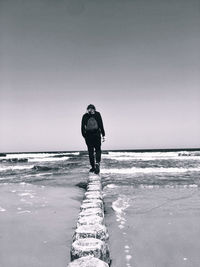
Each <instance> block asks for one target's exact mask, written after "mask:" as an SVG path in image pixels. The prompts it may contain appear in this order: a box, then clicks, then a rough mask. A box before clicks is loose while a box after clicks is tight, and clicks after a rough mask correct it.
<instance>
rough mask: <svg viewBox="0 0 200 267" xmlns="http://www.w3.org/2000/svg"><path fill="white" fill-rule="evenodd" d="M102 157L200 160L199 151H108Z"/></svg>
mask: <svg viewBox="0 0 200 267" xmlns="http://www.w3.org/2000/svg"><path fill="white" fill-rule="evenodd" d="M102 157H104V158H109V159H113V160H119V161H130V160H144V161H147V160H148V161H149V160H158V159H159V160H162V159H177V160H200V152H188V151H179V152H108V154H103V155H102Z"/></svg>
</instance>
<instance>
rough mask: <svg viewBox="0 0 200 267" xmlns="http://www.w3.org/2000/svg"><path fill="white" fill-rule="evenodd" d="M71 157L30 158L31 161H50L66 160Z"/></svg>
mask: <svg viewBox="0 0 200 267" xmlns="http://www.w3.org/2000/svg"><path fill="white" fill-rule="evenodd" d="M69 158H70V157H66V156H62V157H59V158H56V157H46V158H33V159H29V162H49V161H64V160H68V159H69Z"/></svg>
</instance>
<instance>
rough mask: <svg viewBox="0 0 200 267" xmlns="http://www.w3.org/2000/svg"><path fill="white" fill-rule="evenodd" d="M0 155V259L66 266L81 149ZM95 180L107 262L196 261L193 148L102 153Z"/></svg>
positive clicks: (78, 195)
mask: <svg viewBox="0 0 200 267" xmlns="http://www.w3.org/2000/svg"><path fill="white" fill-rule="evenodd" d="M0 161H1V162H0V221H1V225H3V231H2V236H1V239H0V247H1V250H0V262H1V261H3V266H5V267H7V266H9V267H12V266H15V267H16V266H20V267H23V266H26V265H27V263H29V266H36V265H37V266H43V267H45V266H48V267H49V266H55V265H59V266H61V267H62V266H66V264H67V263H68V261H69V252H70V242H71V236H72V234H73V231H74V227H75V224H76V218H77V215H78V212H79V207H80V203H81V201H82V198H83V195H84V189H83V188H84V186H85V183H86V182H87V177H88V169H89V163H88V155H87V153H86V152H81V151H80V152H48V153H47V152H46V153H9V154H7V155H6V156H5V157H0ZM101 178H102V183H103V194H104V201H105V219H106V224H107V227H108V231H109V234H110V251H111V257H112V266H114V267H123V266H124V267H125V266H127V267H132V266H139V267H146V266H148V267H155V266H158V267H161V266H166V267H168V266H176V267H179V266H188V267H189V266H191V267H197V266H199V262H200V256H199V250H200V242H199V236H200V194H199V184H200V183H199V181H200V151H160V152H155V151H153V152H144V151H142V152H135V151H106V152H103V154H102V162H101ZM77 185H78V186H77ZM82 187H83V188H82ZM45 227H46V230H45ZM15 228H16V229H15ZM14 230H16V231H18V233H19V234H18V235H17V233H16V231H14ZM28 231H29V232H28ZM28 233H29V234H28ZM30 233H31V236H33V237H34V236H35V238H33V240H34V242H33V241H32V240H31V238H30ZM19 238H20V243H19V244H16V245H14V244H12V245H10V244H11V243H12V242H10V241H11V240H13V241H15V242H16V241H17V240H18V239H19ZM37 248H38V250H37ZM8 252H9V253H10V254H11V257H6V256H5V255H6V254H7V253H8ZM19 255H20V256H19ZM46 259H49V260H46ZM16 261H18V263H19V264H18V265H16ZM1 264H2V262H1Z"/></svg>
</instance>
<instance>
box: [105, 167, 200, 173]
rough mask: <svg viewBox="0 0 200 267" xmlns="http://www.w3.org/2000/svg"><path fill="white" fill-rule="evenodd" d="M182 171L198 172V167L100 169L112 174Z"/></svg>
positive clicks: (199, 170)
mask: <svg viewBox="0 0 200 267" xmlns="http://www.w3.org/2000/svg"><path fill="white" fill-rule="evenodd" d="M184 172H200V167H199V168H135V167H132V168H121V169H117V168H110V169H101V173H112V174H118V173H120V174H133V173H184Z"/></svg>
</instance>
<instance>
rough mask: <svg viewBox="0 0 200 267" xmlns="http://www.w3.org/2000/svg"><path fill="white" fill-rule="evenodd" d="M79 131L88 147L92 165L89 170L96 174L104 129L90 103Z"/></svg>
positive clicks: (103, 139)
mask: <svg viewBox="0 0 200 267" xmlns="http://www.w3.org/2000/svg"><path fill="white" fill-rule="evenodd" d="M81 133H82V136H83V137H84V139H85V142H86V145H87V148H88V154H89V160H90V165H91V167H92V168H91V169H90V170H89V172H94V173H95V174H98V173H99V172H100V162H101V142H104V141H105V131H104V127H103V121H102V118H101V114H100V112H98V111H96V108H95V106H94V105H92V104H90V105H88V107H87V112H86V113H85V114H84V115H83V117H82V121H81ZM101 137H102V140H101ZM94 152H95V154H94Z"/></svg>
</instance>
